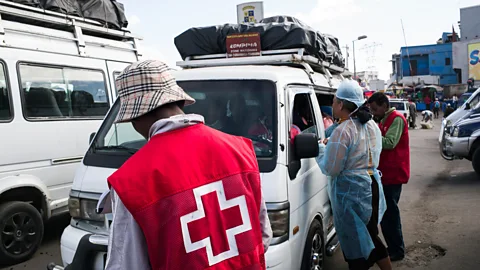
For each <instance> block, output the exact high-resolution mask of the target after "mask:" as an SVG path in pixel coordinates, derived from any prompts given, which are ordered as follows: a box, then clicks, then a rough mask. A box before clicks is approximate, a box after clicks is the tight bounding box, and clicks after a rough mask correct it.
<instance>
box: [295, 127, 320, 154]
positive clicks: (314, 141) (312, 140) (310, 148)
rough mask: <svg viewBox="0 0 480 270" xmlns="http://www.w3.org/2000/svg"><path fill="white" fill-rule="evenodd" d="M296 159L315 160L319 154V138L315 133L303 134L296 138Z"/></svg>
mask: <svg viewBox="0 0 480 270" xmlns="http://www.w3.org/2000/svg"><path fill="white" fill-rule="evenodd" d="M294 146H295V157H296V158H298V159H304V158H314V157H317V156H318V154H319V149H318V137H317V135H315V134H313V133H302V134H298V135H297V136H295V141H294Z"/></svg>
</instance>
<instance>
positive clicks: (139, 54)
mask: <svg viewBox="0 0 480 270" xmlns="http://www.w3.org/2000/svg"><path fill="white" fill-rule="evenodd" d="M140 47H141V46H140V42H139V40H138V39H137V38H134V39H133V49H134V50H135V55H136V56H137V61H140V59H141V58H142V56H143V53H142V50H141V48H140Z"/></svg>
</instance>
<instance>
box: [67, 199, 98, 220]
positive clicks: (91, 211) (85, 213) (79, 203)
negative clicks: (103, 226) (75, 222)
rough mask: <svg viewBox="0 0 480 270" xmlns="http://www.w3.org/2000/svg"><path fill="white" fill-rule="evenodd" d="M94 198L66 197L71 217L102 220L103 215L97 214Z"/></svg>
mask: <svg viewBox="0 0 480 270" xmlns="http://www.w3.org/2000/svg"><path fill="white" fill-rule="evenodd" d="M96 208H97V201H96V200H89V199H81V198H72V197H70V198H69V199H68V210H69V212H70V216H72V217H73V218H79V219H86V220H92V221H104V220H105V215H103V214H97V213H96V211H95V209H96Z"/></svg>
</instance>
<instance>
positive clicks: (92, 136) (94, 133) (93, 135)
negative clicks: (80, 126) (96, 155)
mask: <svg viewBox="0 0 480 270" xmlns="http://www.w3.org/2000/svg"><path fill="white" fill-rule="evenodd" d="M96 134H97V133H96V132H93V133H92V134H90V139H89V141H88V142H89V144H91V143H92V142H93V139H94V138H95V135H96Z"/></svg>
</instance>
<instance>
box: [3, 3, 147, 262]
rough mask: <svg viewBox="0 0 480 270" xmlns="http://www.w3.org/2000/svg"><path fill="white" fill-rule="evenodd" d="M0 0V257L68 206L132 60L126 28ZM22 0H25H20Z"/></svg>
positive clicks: (18, 249)
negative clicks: (117, 81)
mask: <svg viewBox="0 0 480 270" xmlns="http://www.w3.org/2000/svg"><path fill="white" fill-rule="evenodd" d="M15 2H19V1H13V2H12V1H1V2H0V15H1V20H0V28H1V29H2V30H1V31H2V34H1V35H0V36H1V37H0V39H1V44H2V45H1V46H0V130H1V131H0V137H1V140H0V152H1V154H0V263H1V264H7V265H10V264H16V263H20V262H23V261H25V260H27V259H28V258H29V257H31V256H32V255H33V254H34V253H35V251H36V250H37V249H38V247H39V246H40V244H41V242H42V238H43V232H44V222H45V221H47V220H48V219H49V218H50V217H52V216H55V215H59V214H62V213H65V214H67V213H68V198H69V194H70V189H71V187H72V182H73V178H74V176H75V171H76V169H77V168H78V167H79V165H80V164H81V161H82V159H83V155H84V154H85V151H86V150H87V149H88V145H89V142H88V136H89V135H90V133H92V132H94V131H96V130H97V129H98V127H99V126H100V124H101V122H102V119H103V118H104V117H105V115H106V114H107V111H108V110H109V108H110V106H111V104H113V101H114V100H115V98H116V93H115V91H114V76H115V74H116V72H120V71H122V70H123V69H124V68H125V67H126V66H127V65H128V64H129V63H131V62H134V61H137V56H138V55H137V51H136V49H135V46H132V45H133V44H135V43H134V41H135V40H136V38H134V37H133V36H132V35H131V34H130V33H129V32H128V31H126V30H121V31H120V30H118V31H117V30H112V29H107V28H104V27H103V25H102V24H101V23H98V22H96V21H91V20H88V19H83V18H77V17H67V16H66V15H65V14H63V13H57V12H53V11H45V10H43V9H41V8H34V7H30V6H24V5H20V4H17V3H15ZM23 2H25V1H23Z"/></svg>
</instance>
